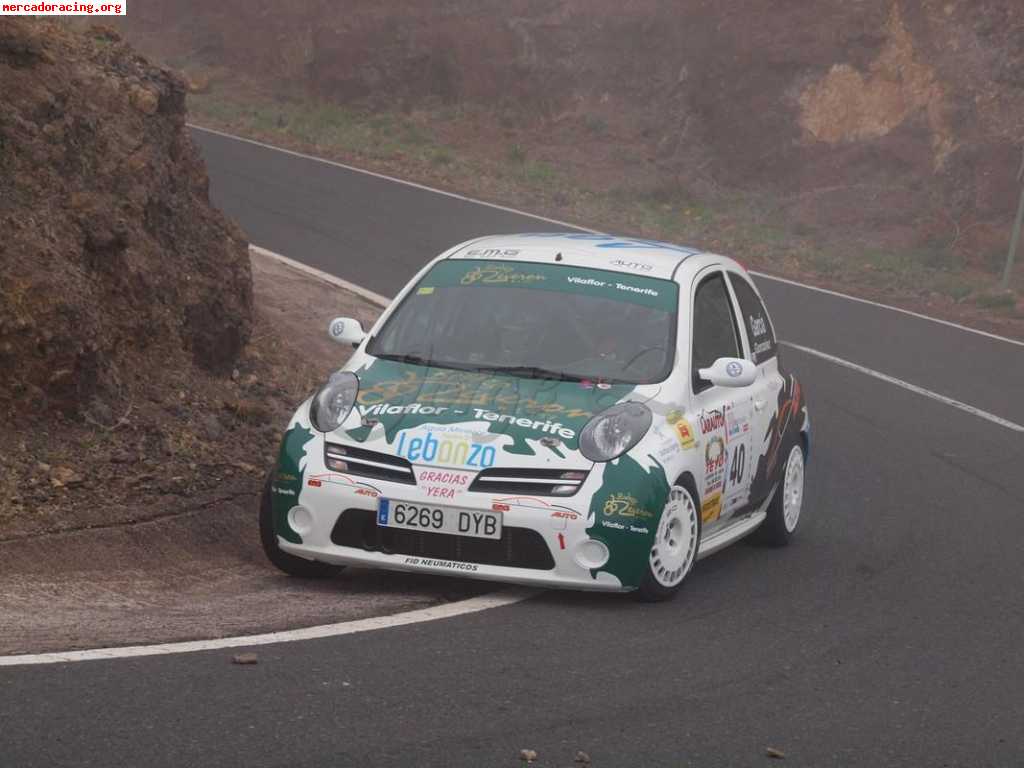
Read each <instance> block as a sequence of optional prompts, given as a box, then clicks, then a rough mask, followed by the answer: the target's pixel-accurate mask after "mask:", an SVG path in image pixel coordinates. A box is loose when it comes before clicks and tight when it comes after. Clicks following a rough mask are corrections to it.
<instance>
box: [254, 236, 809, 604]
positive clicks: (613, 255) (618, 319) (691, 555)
mask: <svg viewBox="0 0 1024 768" xmlns="http://www.w3.org/2000/svg"><path fill="white" fill-rule="evenodd" d="M328 332H329V334H330V336H331V337H332V338H333V339H335V340H336V341H338V342H340V343H343V344H351V345H353V346H354V347H356V351H355V353H354V354H353V356H352V357H351V359H350V360H349V361H348V363H347V364H346V365H345V366H344V367H342V368H341V369H340V370H338V371H336V372H335V373H332V374H331V375H330V377H329V379H328V380H327V381H326V382H325V383H324V384H323V386H322V387H320V389H319V390H318V391H317V392H316V393H315V394H314V395H313V396H312V397H310V398H309V399H308V400H307V401H306V402H304V403H303V404H302V405H301V406H300V407H299V409H298V410H297V411H296V413H295V415H294V416H293V417H292V419H291V422H290V424H289V426H288V430H287V432H286V433H285V435H284V439H283V441H282V444H281V449H280V455H279V458H278V461H277V465H276V467H274V468H273V470H272V471H271V473H270V475H269V477H268V478H267V483H266V486H265V490H264V494H263V499H262V503H261V507H260V533H261V539H262V542H263V547H264V550H265V551H266V554H267V556H268V557H269V559H270V560H271V562H273V563H274V565H276V566H277V567H279V568H280V569H281V570H283V571H285V572H287V573H289V574H293V575H297V576H307V577H308V576H320V575H329V574H332V573H335V572H337V570H338V569H340V568H342V567H344V566H346V565H359V566H369V567H376V568H386V569H394V570H401V571H415V572H423V573H434V574H437V573H444V574H454V575H464V576H470V577H474V578H478V579H491V580H495V581H503V582H514V583H521V584H530V585H542V586H550V587H567V588H572V589H591V590H611V591H623V590H637V591H638V592H639V594H640V595H641V596H642V597H643V598H646V599H650V600H658V599H665V598H668V597H670V596H672V595H673V594H674V593H675V592H676V591H677V590H678V589H679V587H680V586H681V585H682V583H683V581H684V579H685V578H686V576H687V574H688V573H689V572H690V570H691V568H692V567H693V564H694V562H695V561H696V560H697V559H698V558H699V557H702V556H705V555H708V554H711V553H712V552H715V551H717V550H719V549H721V548H722V547H725V546H727V545H729V544H731V543H733V542H735V541H737V540H739V539H741V538H743V537H744V536H746V535H747V534H751V533H756V534H757V535H758V537H760V538H761V539H763V540H765V541H766V542H769V543H771V544H775V545H781V544H785V543H787V542H788V541H789V539H790V537H791V536H793V534H794V532H795V531H796V528H797V524H798V523H799V521H800V514H801V508H802V502H803V493H804V471H805V463H806V460H807V456H808V450H809V439H810V423H809V420H808V415H807V407H806V405H805V403H804V395H803V391H802V389H801V387H800V384H799V383H798V381H797V380H796V378H795V377H794V376H793V375H792V374H788V373H786V372H784V370H783V369H782V367H781V365H780V362H779V353H778V348H777V344H776V339H775V332H774V329H773V327H772V323H771V319H770V318H769V316H768V313H767V311H766V310H765V307H764V304H763V302H762V300H761V298H760V295H759V293H758V291H757V289H756V288H755V286H754V284H753V282H752V281H751V280H750V277H749V276H748V274H747V272H746V270H745V269H744V268H743V267H742V266H741V265H740V264H738V263H737V262H736V261H734V260H732V259H730V258H726V257H723V256H718V255H715V254H713V253H705V252H701V251H698V250H692V249H688V248H682V247H679V246H675V245H670V244H665V243H657V242H651V241H645V240H635V239H623V238H617V237H612V236H606V235H590V234H526V235H514V236H501V237H488V238H483V239H477V240H473V241H470V242H467V243H463V244H461V245H458V246H455V247H454V248H451V249H450V250H448V251H447V252H445V253H443V254H441V255H440V256H438V257H437V258H435V259H434V260H432V261H431V262H430V263H429V264H427V265H426V266H425V267H424V268H423V269H422V270H421V271H420V272H419V274H417V275H416V276H415V277H414V278H413V279H412V280H411V281H410V282H409V284H408V285H407V286H406V287H405V288H404V289H403V290H402V291H401V293H400V294H399V295H398V297H397V298H396V299H395V300H394V301H393V302H392V304H391V306H390V307H389V308H388V309H387V310H386V311H385V312H384V313H383V314H382V315H381V317H380V318H379V320H378V321H377V322H376V324H375V325H374V327H373V328H372V329H371V331H370V332H369V333H365V332H364V330H363V329H362V327H361V326H360V324H359V322H358V321H356V320H352V319H348V318H338V319H336V320H334V321H332V322H331V323H330V327H329V331H328Z"/></svg>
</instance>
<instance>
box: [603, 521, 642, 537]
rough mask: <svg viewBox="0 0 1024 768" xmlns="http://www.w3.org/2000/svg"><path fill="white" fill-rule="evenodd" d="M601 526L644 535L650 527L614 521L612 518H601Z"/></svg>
mask: <svg viewBox="0 0 1024 768" xmlns="http://www.w3.org/2000/svg"><path fill="white" fill-rule="evenodd" d="M601 527H602V528H612V529H614V530H616V531H627V532H629V533H641V534H645V535H646V534H648V533H650V532H651V529H650V528H646V527H644V526H640V525H633V524H632V523H628V524H627V523H616V522H614V521H612V520H602V521H601Z"/></svg>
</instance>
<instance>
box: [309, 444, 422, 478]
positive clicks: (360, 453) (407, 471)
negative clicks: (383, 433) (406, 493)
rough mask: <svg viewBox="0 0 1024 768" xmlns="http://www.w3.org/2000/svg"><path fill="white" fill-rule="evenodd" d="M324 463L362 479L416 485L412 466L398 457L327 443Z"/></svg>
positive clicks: (328, 466)
mask: <svg viewBox="0 0 1024 768" xmlns="http://www.w3.org/2000/svg"><path fill="white" fill-rule="evenodd" d="M324 463H325V464H326V465H327V468H328V469H331V470H333V471H335V472H346V473H348V474H350V475H359V476H361V477H376V478H378V479H380V480H391V481H392V482H395V483H407V484H409V485H416V477H415V475H413V473H412V464H410V463H409V462H408V461H406V460H405V459H402V458H399V457H398V456H392V455H391V454H389V453H380V452H378V451H368V450H366V449H365V448H354V447H352V446H351V445H339V444H337V443H327V444H326V445H325V446H324Z"/></svg>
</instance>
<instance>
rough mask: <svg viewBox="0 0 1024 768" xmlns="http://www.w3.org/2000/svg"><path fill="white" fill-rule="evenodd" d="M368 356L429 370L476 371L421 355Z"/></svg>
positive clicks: (386, 354) (472, 367)
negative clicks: (421, 366) (422, 366)
mask: <svg viewBox="0 0 1024 768" xmlns="http://www.w3.org/2000/svg"><path fill="white" fill-rule="evenodd" d="M370 354H371V355H373V356H374V357H376V358H378V359H380V360H391V361H392V362H395V363H408V364H409V365H424V366H429V367H431V368H452V369H454V370H456V371H475V370H476V367H475V366H473V365H464V364H462V363H452V362H448V361H446V360H433V359H431V358H429V357H423V356H422V355H400V354H391V353H388V352H381V353H379V354H374V353H373V352H370Z"/></svg>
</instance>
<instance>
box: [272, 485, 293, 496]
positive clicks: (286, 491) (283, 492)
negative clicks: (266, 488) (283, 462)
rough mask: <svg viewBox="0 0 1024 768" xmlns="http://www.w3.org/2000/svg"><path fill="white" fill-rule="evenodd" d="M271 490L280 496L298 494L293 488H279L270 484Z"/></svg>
mask: <svg viewBox="0 0 1024 768" xmlns="http://www.w3.org/2000/svg"><path fill="white" fill-rule="evenodd" d="M270 490H272V491H273V492H274V493H276V494H278V495H279V496H296V495H298V494H296V493H295V491H294V490H292V489H291V488H279V487H278V486H276V485H272V486H270Z"/></svg>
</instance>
